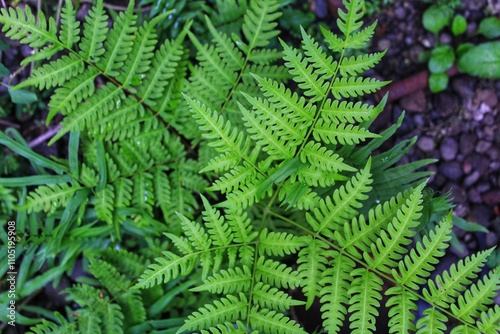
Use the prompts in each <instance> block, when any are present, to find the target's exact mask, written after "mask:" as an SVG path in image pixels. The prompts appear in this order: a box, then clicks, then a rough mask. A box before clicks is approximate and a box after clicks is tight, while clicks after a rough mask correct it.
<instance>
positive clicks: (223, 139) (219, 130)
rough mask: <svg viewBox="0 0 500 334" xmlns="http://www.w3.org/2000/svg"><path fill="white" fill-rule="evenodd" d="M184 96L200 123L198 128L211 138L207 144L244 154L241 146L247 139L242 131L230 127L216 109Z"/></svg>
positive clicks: (221, 150) (219, 150) (207, 137)
mask: <svg viewBox="0 0 500 334" xmlns="http://www.w3.org/2000/svg"><path fill="white" fill-rule="evenodd" d="M184 98H185V99H186V101H187V102H188V104H189V106H190V108H191V112H192V113H193V114H194V117H195V119H196V120H197V123H198V124H200V130H202V131H203V133H204V137H205V138H206V139H211V140H213V141H211V142H210V143H209V144H208V145H209V146H212V147H214V149H215V150H217V151H218V152H221V153H224V152H227V151H232V152H234V153H236V154H238V155H239V156H240V157H243V156H246V154H245V153H246V152H244V151H243V148H246V147H248V146H247V145H246V144H245V142H246V141H247V139H246V138H245V136H244V135H243V133H242V132H238V131H237V129H236V128H234V127H232V126H231V123H230V122H229V121H225V119H224V117H223V116H222V115H218V114H217V111H213V112H212V111H211V110H210V109H209V108H207V107H206V106H205V105H202V104H201V103H200V102H198V101H194V100H193V99H191V98H190V97H188V96H186V95H184Z"/></svg>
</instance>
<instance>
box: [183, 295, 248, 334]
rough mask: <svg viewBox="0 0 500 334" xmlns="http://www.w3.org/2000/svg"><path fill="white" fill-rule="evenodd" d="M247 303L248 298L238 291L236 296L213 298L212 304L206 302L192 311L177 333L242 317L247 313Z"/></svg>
mask: <svg viewBox="0 0 500 334" xmlns="http://www.w3.org/2000/svg"><path fill="white" fill-rule="evenodd" d="M247 305H248V300H247V298H246V297H245V295H244V294H243V293H240V294H239V296H238V297H236V296H233V295H226V296H225V297H223V298H221V299H219V300H215V301H214V302H213V304H206V305H204V306H203V307H200V308H199V309H198V310H197V311H195V312H193V313H192V314H191V315H190V316H188V318H187V319H186V323H185V324H184V325H183V326H182V327H181V328H179V330H178V331H177V333H183V332H184V331H196V330H200V329H206V328H209V327H213V326H217V325H219V324H221V323H224V322H235V321H237V320H240V319H244V318H246V315H247V307H248V306H247Z"/></svg>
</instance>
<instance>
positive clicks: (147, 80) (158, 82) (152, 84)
mask: <svg viewBox="0 0 500 334" xmlns="http://www.w3.org/2000/svg"><path fill="white" fill-rule="evenodd" d="M181 41H182V39H180V38H179V39H177V40H175V41H174V42H170V41H168V40H167V41H165V43H163V44H162V45H161V46H160V48H159V49H158V50H157V51H156V52H155V54H154V58H153V60H152V64H151V66H150V68H149V71H148V72H147V74H146V75H145V77H144V79H143V81H142V84H141V85H140V86H139V87H138V88H137V90H138V96H140V97H141V99H142V101H144V102H145V103H146V104H148V105H150V106H152V107H155V106H157V105H158V104H159V102H160V101H161V98H162V95H163V94H164V88H165V87H167V85H168V84H169V81H170V80H172V78H173V77H174V76H175V74H176V67H177V66H179V65H180V64H179V63H180V61H181V57H182V55H183V53H184V49H183V47H182V43H181ZM157 110H162V108H161V107H160V108H158V109H157Z"/></svg>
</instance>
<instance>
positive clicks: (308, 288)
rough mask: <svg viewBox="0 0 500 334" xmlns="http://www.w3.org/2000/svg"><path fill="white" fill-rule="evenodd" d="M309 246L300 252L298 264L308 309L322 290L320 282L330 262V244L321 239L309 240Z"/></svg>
mask: <svg viewBox="0 0 500 334" xmlns="http://www.w3.org/2000/svg"><path fill="white" fill-rule="evenodd" d="M308 239H309V240H308V242H307V246H306V247H304V248H302V249H301V250H300V252H299V258H298V259H297V264H298V265H299V267H298V269H297V270H298V271H299V275H300V278H301V285H302V292H303V293H304V295H305V296H306V297H307V301H306V308H309V307H311V305H312V303H313V302H314V299H315V298H316V297H317V296H318V295H319V291H320V289H321V285H320V281H321V278H322V274H323V273H324V272H325V270H326V264H327V262H328V260H327V257H326V254H327V250H328V244H327V243H325V242H324V241H322V240H319V239H312V240H311V238H308Z"/></svg>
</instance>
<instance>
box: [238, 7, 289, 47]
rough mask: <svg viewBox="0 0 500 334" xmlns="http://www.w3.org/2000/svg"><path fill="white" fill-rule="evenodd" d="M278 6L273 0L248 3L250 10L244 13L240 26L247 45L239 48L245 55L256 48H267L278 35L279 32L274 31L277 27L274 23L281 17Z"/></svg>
mask: <svg viewBox="0 0 500 334" xmlns="http://www.w3.org/2000/svg"><path fill="white" fill-rule="evenodd" d="M279 6H280V5H279V3H278V1H274V0H263V1H251V2H250V10H248V11H247V12H246V14H245V16H244V18H243V25H242V31H243V35H244V36H245V37H246V39H247V41H248V44H243V45H241V46H240V47H241V48H242V49H243V50H244V51H245V52H246V53H250V51H251V50H253V49H254V48H256V47H265V46H267V45H268V44H269V41H270V40H271V39H272V38H274V37H276V36H277V35H278V34H279V31H277V30H275V29H274V28H275V27H276V26H277V25H278V24H277V23H276V22H274V21H276V19H278V18H279V17H280V16H281V13H280V12H278V9H279Z"/></svg>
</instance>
